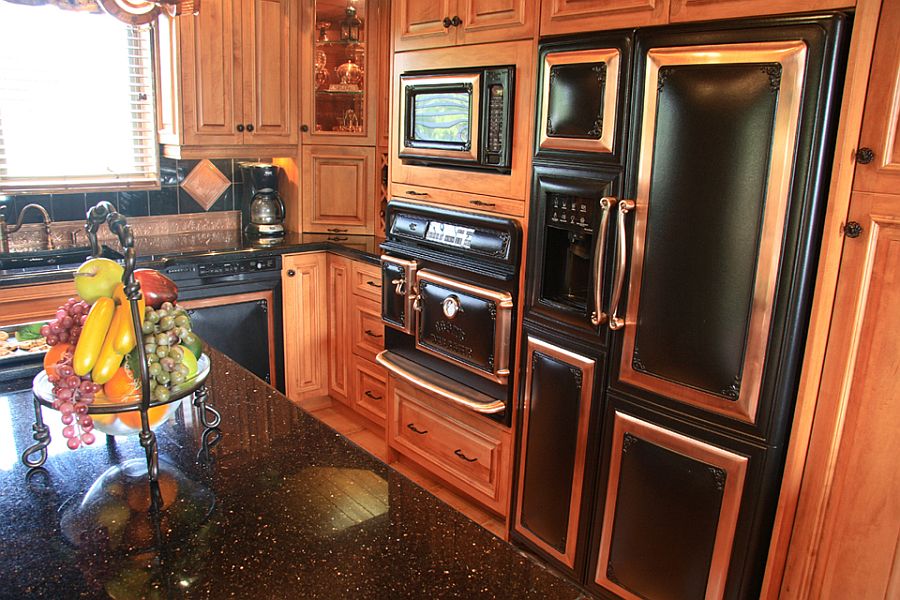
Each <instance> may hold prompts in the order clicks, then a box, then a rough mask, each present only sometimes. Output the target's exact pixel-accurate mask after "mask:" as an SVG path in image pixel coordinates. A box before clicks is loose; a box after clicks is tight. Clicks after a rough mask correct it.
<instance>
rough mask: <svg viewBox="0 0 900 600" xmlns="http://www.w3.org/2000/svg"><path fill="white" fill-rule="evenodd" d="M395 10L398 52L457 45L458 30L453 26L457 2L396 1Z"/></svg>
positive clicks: (448, 0) (442, 0)
mask: <svg viewBox="0 0 900 600" xmlns="http://www.w3.org/2000/svg"><path fill="white" fill-rule="evenodd" d="M393 11H394V50H395V51H397V52H400V51H402V50H414V49H418V48H440V47H442V46H452V45H453V44H454V43H455V42H456V32H457V29H458V28H457V27H454V26H453V24H452V19H453V16H454V15H455V14H456V12H455V11H456V0H395V1H394V2H393ZM445 19H446V21H445ZM445 23H446V24H445Z"/></svg>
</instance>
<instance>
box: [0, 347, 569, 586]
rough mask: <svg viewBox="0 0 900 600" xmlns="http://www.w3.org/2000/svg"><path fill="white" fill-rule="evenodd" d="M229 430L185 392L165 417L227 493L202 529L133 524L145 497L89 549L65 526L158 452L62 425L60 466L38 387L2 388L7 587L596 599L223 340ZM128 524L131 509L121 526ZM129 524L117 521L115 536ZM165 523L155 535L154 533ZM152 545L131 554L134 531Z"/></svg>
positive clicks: (190, 472) (209, 481) (0, 462)
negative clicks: (63, 521)
mask: <svg viewBox="0 0 900 600" xmlns="http://www.w3.org/2000/svg"><path fill="white" fill-rule="evenodd" d="M210 354H211V358H212V364H213V368H212V373H211V374H210V378H209V380H208V382H209V387H210V400H211V402H212V403H213V404H214V405H215V406H216V408H217V409H218V410H219V411H220V412H221V413H222V417H223V420H222V424H221V426H220V431H215V430H213V431H212V435H210V434H207V436H206V438H207V440H212V439H215V438H216V437H217V436H220V437H219V441H218V443H216V444H215V445H214V446H213V447H212V448H211V449H210V448H206V447H204V444H203V439H204V435H203V433H204V429H203V427H202V426H201V425H200V423H199V418H198V415H197V414H196V412H195V410H196V409H194V408H193V407H192V406H191V405H190V404H189V403H187V402H184V403H183V404H182V406H181V407H180V408H179V409H178V411H177V412H176V413H175V414H176V417H175V418H174V419H172V420H170V421H168V422H166V423H164V424H162V425H160V426H159V428H158V429H157V434H158V439H159V448H160V456H161V459H162V460H164V461H168V463H170V464H172V465H173V466H174V467H175V468H177V469H178V470H179V471H180V472H181V473H183V474H184V475H185V476H186V477H188V478H189V479H190V480H191V481H192V482H195V483H197V484H199V485H202V486H205V487H206V488H208V489H209V490H210V491H212V493H213V494H214V495H215V506H214V509H213V510H212V513H211V515H210V516H209V518H208V519H207V520H206V521H205V523H203V524H202V525H201V526H199V527H198V528H197V529H196V530H195V531H179V530H177V528H167V527H166V526H165V522H164V523H163V526H162V527H160V529H159V533H158V534H153V532H152V531H151V532H148V531H146V530H141V529H140V528H135V527H131V525H132V524H133V522H134V523H140V522H144V521H145V520H144V521H140V520H135V519H134V516H133V515H134V512H136V511H135V509H134V508H133V507H129V506H128V505H127V504H126V505H123V506H121V507H118V508H115V509H109V513H110V514H111V515H112V514H114V513H115V512H116V510H118V511H119V512H121V513H123V514H124V515H128V514H129V511H131V514H132V517H131V518H126V522H127V524H128V525H129V526H128V527H124V528H123V526H121V520H122V518H123V517H121V516H120V517H118V519H119V521H116V518H114V517H113V516H110V517H109V518H108V523H107V524H106V526H107V529H106V530H105V531H106V535H98V536H96V539H91V540H88V543H86V544H85V545H84V546H83V547H82V548H80V549H78V550H76V549H75V548H73V547H72V546H71V545H70V544H69V543H68V542H67V541H65V540H64V539H63V535H62V534H61V531H60V512H59V509H60V507H61V506H63V505H65V504H66V503H71V502H76V501H78V499H79V498H80V496H81V495H82V494H83V493H84V492H85V491H86V490H87V489H88V488H89V487H90V486H91V484H92V482H94V480H96V479H97V478H98V477H100V476H101V475H102V474H103V473H104V472H105V471H107V469H109V468H110V467H111V466H114V465H117V464H121V463H123V462H124V461H126V460H128V459H131V458H135V457H137V458H140V457H142V456H143V450H142V449H141V447H140V445H139V444H138V441H137V438H136V437H125V438H123V437H120V438H115V439H114V440H113V439H106V438H104V436H103V435H102V434H101V435H98V440H97V442H96V443H95V444H94V445H93V446H91V447H89V448H82V449H80V450H78V451H75V452H71V451H69V450H67V449H66V448H65V443H64V440H63V438H62V436H61V435H60V432H59V428H60V427H61V425H60V424H59V419H58V415H56V414H53V411H50V410H46V409H45V413H46V414H45V419H46V422H47V423H48V424H49V425H50V426H51V427H52V428H56V429H55V430H54V431H53V442H52V444H51V446H50V458H49V459H48V461H47V463H46V465H45V468H44V469H38V470H37V471H34V472H32V473H31V474H29V473H28V472H27V470H26V469H25V467H24V466H23V465H22V464H21V463H20V462H19V459H18V454H19V453H20V452H21V451H22V450H23V449H24V448H25V447H26V446H28V445H29V444H30V443H31V430H30V426H31V422H32V419H33V414H32V401H31V394H30V391H21V392H12V393H5V394H2V393H0V489H2V490H3V494H2V495H0V536H2V539H3V544H2V545H0V597H3V598H7V597H8V598H22V597H29V598H31V597H35V598H73V597H82V598H95V597H96V598H106V597H108V596H113V597H117V598H148V597H150V598H156V597H159V598H171V597H200V598H222V597H226V596H233V597H240V598H335V599H338V598H340V599H343V598H354V599H358V598H364V599H368V598H371V599H381V598H392V599H393V598H429V599H430V598H476V597H477V598H510V599H512V598H516V599H518V598H541V599H547V598H560V599H563V598H581V597H583V596H582V593H581V592H580V591H579V590H578V589H577V588H575V587H573V586H571V585H570V584H569V583H568V582H566V581H565V580H563V579H561V578H559V577H558V576H556V575H555V574H554V573H553V572H551V571H549V570H547V569H546V568H544V567H543V566H541V565H540V564H538V563H537V562H535V561H534V560H533V559H531V558H529V557H527V556H525V555H524V554H522V553H520V552H519V551H517V550H516V549H514V548H513V547H512V546H510V545H509V544H507V543H505V542H503V541H502V540H499V539H498V538H496V537H494V536H493V535H491V534H490V533H489V532H487V531H486V530H484V529H482V528H481V527H479V526H478V525H476V524H475V523H473V522H471V521H469V520H468V519H467V518H466V517H464V516H463V515H461V514H459V513H457V512H456V511H454V510H453V509H451V508H450V507H448V506H447V505H445V504H443V503H442V502H441V501H440V500H438V499H436V498H435V497H434V496H432V495H430V494H429V493H428V492H426V491H424V490H423V489H421V488H420V487H418V486H417V485H415V484H414V483H412V482H411V481H409V480H408V479H406V478H405V477H403V476H402V475H400V474H398V473H396V472H395V471H393V470H392V469H391V468H390V467H388V466H387V465H385V464H384V463H382V462H381V461H379V460H378V459H376V458H374V457H372V456H371V455H369V454H367V453H366V452H364V451H363V450H361V449H360V448H359V447H357V446H355V445H354V444H353V443H351V442H349V441H348V440H347V439H345V438H344V437H342V436H340V435H339V434H337V433H335V432H334V431H332V430H331V429H329V428H328V427H327V426H325V425H323V424H322V423H320V422H319V421H317V420H315V419H314V418H312V417H311V416H309V415H307V414H306V413H304V412H303V411H302V410H300V409H299V408H297V407H296V406H295V405H293V404H292V403H291V402H290V401H289V400H287V399H286V398H285V397H284V396H282V395H281V394H279V393H278V392H277V391H275V390H273V389H272V388H270V387H269V386H267V385H266V384H265V383H263V382H262V381H260V380H259V379H257V378H255V377H253V376H252V375H250V374H249V373H248V372H247V371H245V370H244V369H242V368H241V367H239V366H237V365H236V364H235V363H233V362H232V361H231V360H229V359H228V358H226V357H224V356H223V355H221V354H219V353H217V352H215V351H211V352H210ZM115 523H119V524H118V525H116V524H115ZM113 534H114V535H113ZM148 536H149V537H148ZM132 544H134V545H137V546H141V545H144V546H148V545H149V546H150V548H151V549H150V550H146V551H140V552H135V553H130V554H129V553H128V552H127V551H126V548H127V547H128V546H129V545H132Z"/></svg>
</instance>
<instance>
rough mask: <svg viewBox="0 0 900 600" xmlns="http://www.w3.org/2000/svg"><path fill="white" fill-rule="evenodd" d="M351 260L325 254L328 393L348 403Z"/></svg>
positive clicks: (349, 382)
mask: <svg viewBox="0 0 900 600" xmlns="http://www.w3.org/2000/svg"><path fill="white" fill-rule="evenodd" d="M350 263H351V261H350V259H349V258H347V257H345V256H338V255H336V254H331V253H329V254H328V260H327V265H328V292H327V294H328V394H329V395H330V396H331V397H332V398H336V399H338V400H341V401H344V402H349V401H350V390H351V388H350V384H351V381H350V377H351V374H350V332H349V329H348V320H349V319H348V314H347V307H348V306H349V303H350Z"/></svg>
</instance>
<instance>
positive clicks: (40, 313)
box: [0, 279, 76, 326]
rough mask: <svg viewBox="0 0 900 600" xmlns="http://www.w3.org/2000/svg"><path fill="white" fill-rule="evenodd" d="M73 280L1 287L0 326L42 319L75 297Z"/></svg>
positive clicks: (51, 315)
mask: <svg viewBox="0 0 900 600" xmlns="http://www.w3.org/2000/svg"><path fill="white" fill-rule="evenodd" d="M75 294H76V292H75V282H74V281H73V280H71V279H70V280H68V281H59V282H55V283H41V284H38V285H23V286H20V287H4V288H0V326H2V325H15V324H17V323H27V322H28V321H40V320H44V319H50V318H52V317H53V315H54V313H55V312H56V309H57V308H59V307H60V306H61V305H63V304H65V303H66V300H68V299H69V298H72V297H75Z"/></svg>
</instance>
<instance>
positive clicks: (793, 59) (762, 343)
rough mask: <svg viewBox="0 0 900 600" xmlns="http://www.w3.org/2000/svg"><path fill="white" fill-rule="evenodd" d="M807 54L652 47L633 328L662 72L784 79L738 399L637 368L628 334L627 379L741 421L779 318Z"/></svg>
mask: <svg viewBox="0 0 900 600" xmlns="http://www.w3.org/2000/svg"><path fill="white" fill-rule="evenodd" d="M806 55H807V49H806V44H805V43H804V42H803V41H800V40H788V41H779V42H760V43H747V44H723V45H709V46H687V47H676V48H655V49H653V50H650V52H648V54H647V74H646V77H645V79H644V105H643V117H642V123H641V140H642V141H641V150H640V155H639V165H638V187H637V197H636V198H635V201H636V204H637V215H636V216H635V223H634V240H633V242H632V255H631V275H630V283H629V289H628V302H627V305H626V306H627V317H626V319H625V323H626V324H628V325H634V324H635V323H636V322H637V319H638V315H639V314H640V295H641V289H640V287H641V276H642V271H643V261H644V248H645V244H646V242H645V236H646V234H647V215H648V212H649V211H650V210H653V208H652V207H651V206H649V199H650V179H651V175H652V172H651V171H652V168H653V148H654V141H655V136H656V130H655V123H656V107H657V89H656V88H657V85H658V75H659V73H660V70H661V69H662V68H664V67H665V66H670V65H675V66H678V65H694V64H736V63H737V64H748V63H761V64H763V63H768V64H772V63H777V64H780V65H781V80H780V82H779V83H780V88H779V90H778V94H779V98H778V104H777V107H776V110H775V128H774V135H773V144H772V149H771V160H770V165H771V168H770V170H769V179H768V184H767V189H766V192H765V194H766V197H765V201H764V204H765V209H764V214H763V226H762V234H761V236H760V239H761V242H760V249H759V259H758V262H757V270H756V277H755V283H754V290H753V299H752V304H751V306H752V309H751V314H750V324H749V330H748V338H747V339H748V341H747V346H746V348H745V352H744V362H743V365H742V375H741V382H742V383H741V386H740V391H739V393H738V397H737V399H736V400H734V399H730V398H727V397H723V396H721V395H717V394H714V393H710V392H708V391H704V390H698V389H696V388H694V387H691V386H688V385H681V384H679V383H676V382H672V381H668V380H664V379H662V378H659V377H656V376H654V375H650V374H648V373H641V372H639V371H637V370H635V369H634V367H633V365H632V355H633V353H634V350H635V348H634V343H635V335H636V327H627V328H626V331H625V336H624V338H623V347H622V356H621V363H620V368H619V377H620V379H621V381H623V382H625V383H628V384H630V385H634V386H637V387H640V388H643V389H646V390H648V391H651V392H653V393H656V394H660V395H662V396H666V397H669V398H672V399H674V400H677V401H679V402H684V403H686V404H690V405H693V406H697V407H700V408H702V409H705V410H709V411H712V412H715V413H719V414H723V415H726V416H729V417H732V418H735V419H738V420H740V421H744V422H747V423H755V422H756V417H757V415H756V411H757V405H758V403H759V393H760V387H761V385H762V370H763V361H764V358H765V352H766V344H767V333H768V331H769V325H770V323H771V320H772V311H773V305H774V297H775V286H776V283H777V275H778V263H779V253H780V249H781V241H782V237H783V231H784V223H785V219H786V214H785V213H786V209H787V203H788V195H789V193H790V185H791V172H792V164H793V157H794V151H795V147H796V137H797V128H798V117H799V113H800V103H801V100H802V94H803V81H804V77H805V73H804V68H805V64H806Z"/></svg>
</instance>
